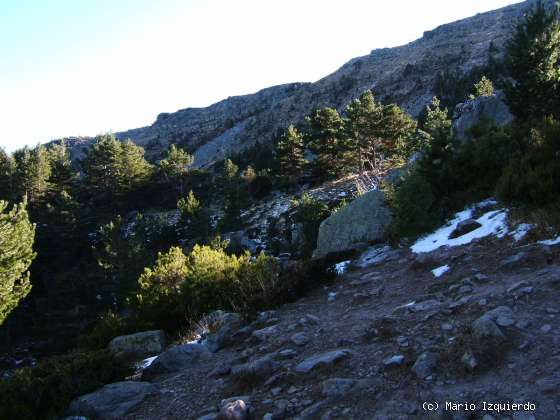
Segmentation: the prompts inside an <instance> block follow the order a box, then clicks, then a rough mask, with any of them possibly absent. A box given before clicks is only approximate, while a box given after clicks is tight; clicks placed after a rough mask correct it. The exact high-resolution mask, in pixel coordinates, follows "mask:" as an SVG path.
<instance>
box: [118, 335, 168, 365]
mask: <svg viewBox="0 0 560 420" xmlns="http://www.w3.org/2000/svg"><path fill="white" fill-rule="evenodd" d="M165 345H166V343H165V332H164V331H162V330H153V331H143V332H139V333H136V334H129V335H121V336H118V337H115V338H113V339H112V340H111V342H110V343H109V350H110V351H111V353H112V354H114V355H115V356H117V357H119V358H123V359H142V358H145V357H148V356H153V355H155V354H159V353H161V352H162V351H163V350H164V349H165Z"/></svg>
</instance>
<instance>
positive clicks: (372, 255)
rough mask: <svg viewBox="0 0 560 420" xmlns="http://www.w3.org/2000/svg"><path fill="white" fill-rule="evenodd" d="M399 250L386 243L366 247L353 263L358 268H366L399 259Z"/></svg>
mask: <svg viewBox="0 0 560 420" xmlns="http://www.w3.org/2000/svg"><path fill="white" fill-rule="evenodd" d="M400 256H401V252H400V251H399V250H398V249H392V248H391V247H390V246H388V245H377V246H372V247H369V248H368V249H366V250H365V251H364V252H363V253H362V255H360V257H359V258H358V260H357V261H356V262H355V263H354V265H355V266H356V267H358V268H368V267H373V266H375V265H379V264H383V263H385V262H389V261H395V260H397V259H399V258H400Z"/></svg>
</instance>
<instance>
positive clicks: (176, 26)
mask: <svg viewBox="0 0 560 420" xmlns="http://www.w3.org/2000/svg"><path fill="white" fill-rule="evenodd" d="M515 2H516V1H515V0H423V1H415V0H407V1H404V0H393V1H383V2H378V1H371V0H345V1H340V0H338V1H335V0H278V1H272V0H235V1H233V0H182V1H181V0H157V1H156V0H0V124H1V134H0V145H1V146H3V147H6V148H7V149H8V150H14V149H15V148H17V147H21V146H23V145H24V144H29V145H34V144H36V143H38V142H45V141H48V140H50V139H53V138H59V137H64V136H71V135H95V134H99V133H102V132H107V131H120V130H124V129H128V128H136V127H140V126H144V125H149V124H151V123H152V122H153V121H154V120H155V118H156V115H157V114H158V113H160V112H172V111H176V110H177V109H181V108H186V107H196V106H206V105H209V104H211V103H214V102H216V101H218V100H220V99H223V98H226V97H228V96H232V95H239V94H246V93H251V92H255V91H257V90H259V89H261V88H264V87H267V86H270V85H275V84H281V83H288V82H295V81H315V80H317V79H319V78H321V77H323V76H325V75H327V74H328V73H330V72H332V71H334V70H336V69H337V68H338V67H340V66H341V65H342V64H344V63H345V62H346V61H348V60H349V59H351V58H353V57H355V56H359V55H365V54H368V53H369V52H370V50H372V49H374V48H380V47H392V46H396V45H401V44H404V43H407V42H410V41H412V40H414V39H416V38H418V37H420V36H421V35H422V32H423V31H425V30H429V29H433V28H434V27H435V26H438V25H440V24H443V23H447V22H450V21H453V20H457V19H460V18H463V17H467V16H471V15H473V14H476V13H479V12H484V11H488V10H492V9H495V8H498V7H502V6H505V5H508V4H511V3H515Z"/></svg>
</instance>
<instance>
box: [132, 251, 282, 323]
mask: <svg viewBox="0 0 560 420" xmlns="http://www.w3.org/2000/svg"><path fill="white" fill-rule="evenodd" d="M225 245H226V243H219V241H218V242H217V243H214V244H213V245H212V246H200V245H195V246H194V248H193V249H192V251H191V252H190V253H189V254H188V255H185V254H184V253H183V251H182V250H181V249H180V248H178V247H173V248H171V249H170V250H169V252H167V253H163V254H160V255H159V257H158V260H157V261H156V264H155V266H154V267H153V268H146V269H145V270H144V273H143V274H142V275H141V276H140V278H139V280H138V283H139V290H140V292H139V294H138V303H139V309H140V317H141V318H142V319H143V320H145V321H148V322H152V323H154V324H155V325H158V326H160V327H164V328H166V329H169V330H174V329H177V328H178V327H179V326H181V325H184V323H185V321H186V320H188V321H192V322H196V321H197V320H198V319H200V317H201V316H203V315H204V314H206V313H209V312H211V311H213V310H215V309H225V310H237V311H246V310H249V308H250V307H251V306H253V305H255V304H257V302H260V301H262V300H265V297H264V296H267V295H268V294H269V293H270V291H271V290H273V289H274V288H275V287H276V282H277V279H278V267H277V264H276V260H275V259H274V258H271V257H267V256H265V255H264V254H261V255H259V256H258V257H256V258H253V257H251V256H250V254H249V253H245V254H243V255H241V256H236V255H228V254H227V253H226V252H225V250H224V249H225Z"/></svg>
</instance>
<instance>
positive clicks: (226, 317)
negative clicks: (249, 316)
mask: <svg viewBox="0 0 560 420" xmlns="http://www.w3.org/2000/svg"><path fill="white" fill-rule="evenodd" d="M206 322H208V323H209V324H215V325H216V326H217V327H216V330H215V331H214V332H212V333H208V334H206V336H205V337H204V340H203V343H204V344H205V345H206V346H207V347H208V349H209V350H210V351H212V352H216V351H218V350H220V349H222V348H224V347H227V346H230V345H232V344H234V343H235V342H236V341H237V340H242V339H244V338H243V337H240V336H237V337H234V334H235V333H236V332H238V331H239V330H240V329H241V328H242V327H243V317H242V316H241V315H239V314H236V313H231V312H224V311H214V312H212V313H211V314H210V315H208V316H207V317H206ZM245 338H246V337H245Z"/></svg>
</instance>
